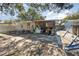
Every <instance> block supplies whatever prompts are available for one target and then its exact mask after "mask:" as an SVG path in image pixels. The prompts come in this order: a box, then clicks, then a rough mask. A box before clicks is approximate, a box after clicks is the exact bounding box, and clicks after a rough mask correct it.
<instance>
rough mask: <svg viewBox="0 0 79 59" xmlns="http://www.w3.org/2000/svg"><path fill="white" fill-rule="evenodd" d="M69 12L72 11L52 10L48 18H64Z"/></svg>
mask: <svg viewBox="0 0 79 59" xmlns="http://www.w3.org/2000/svg"><path fill="white" fill-rule="evenodd" d="M68 13H70V11H69V10H65V11H61V12H60V13H54V12H53V11H51V12H49V13H48V14H47V17H46V20H50V19H63V18H65V17H66V16H67V14H68Z"/></svg>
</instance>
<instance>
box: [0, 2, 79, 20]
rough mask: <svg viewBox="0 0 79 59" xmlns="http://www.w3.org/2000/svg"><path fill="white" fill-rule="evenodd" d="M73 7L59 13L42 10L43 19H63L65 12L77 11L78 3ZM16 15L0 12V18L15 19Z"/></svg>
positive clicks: (78, 8)
mask: <svg viewBox="0 0 79 59" xmlns="http://www.w3.org/2000/svg"><path fill="white" fill-rule="evenodd" d="M73 5H74V7H73V8H72V9H70V10H65V11H61V12H60V13H53V11H51V12H48V11H47V12H44V13H42V15H43V16H46V18H45V20H51V19H63V18H65V17H66V16H67V14H69V13H74V12H77V11H78V10H79V3H76V4H73ZM25 7H26V8H28V7H27V6H25ZM16 18H17V17H16V15H15V16H10V15H4V14H1V13H0V20H8V19H16Z"/></svg>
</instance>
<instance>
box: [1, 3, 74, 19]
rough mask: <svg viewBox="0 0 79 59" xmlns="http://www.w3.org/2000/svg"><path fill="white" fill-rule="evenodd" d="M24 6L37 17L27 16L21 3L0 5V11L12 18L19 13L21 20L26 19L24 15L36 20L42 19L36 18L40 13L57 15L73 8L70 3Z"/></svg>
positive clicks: (30, 4)
mask: <svg viewBox="0 0 79 59" xmlns="http://www.w3.org/2000/svg"><path fill="white" fill-rule="evenodd" d="M26 5H27V6H29V7H30V8H31V9H33V11H34V13H35V14H36V12H37V15H35V14H34V16H35V17H32V16H29V14H27V13H25V12H26V11H25V7H24V6H23V4H22V3H1V4H0V11H1V12H3V13H4V14H10V15H12V16H14V15H15V14H16V13H19V15H18V16H19V17H22V19H23V17H24V19H25V18H27V17H26V16H24V15H27V16H29V17H31V18H32V19H38V18H40V17H41V18H42V15H41V16H38V15H40V14H41V13H42V12H45V11H47V10H49V11H54V12H57V13H59V12H60V11H61V10H65V9H71V8H72V7H73V4H70V3H38V4H37V3H29V4H26ZM29 11H30V10H29ZM29 11H28V12H29ZM31 12H32V10H31ZM31 12H30V13H31ZM32 15H33V14H32Z"/></svg>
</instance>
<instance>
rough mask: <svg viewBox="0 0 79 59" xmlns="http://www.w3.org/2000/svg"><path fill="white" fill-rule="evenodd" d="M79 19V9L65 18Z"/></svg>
mask: <svg viewBox="0 0 79 59" xmlns="http://www.w3.org/2000/svg"><path fill="white" fill-rule="evenodd" d="M76 19H79V11H78V12H76V13H74V14H72V15H68V16H67V17H66V18H65V20H76Z"/></svg>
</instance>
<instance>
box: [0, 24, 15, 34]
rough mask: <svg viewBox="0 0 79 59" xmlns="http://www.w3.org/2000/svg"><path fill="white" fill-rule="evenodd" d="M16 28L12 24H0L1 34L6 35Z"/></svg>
mask: <svg viewBox="0 0 79 59" xmlns="http://www.w3.org/2000/svg"><path fill="white" fill-rule="evenodd" d="M14 30H15V26H14V25H10V24H0V32H2V33H5V32H8V31H14Z"/></svg>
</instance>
